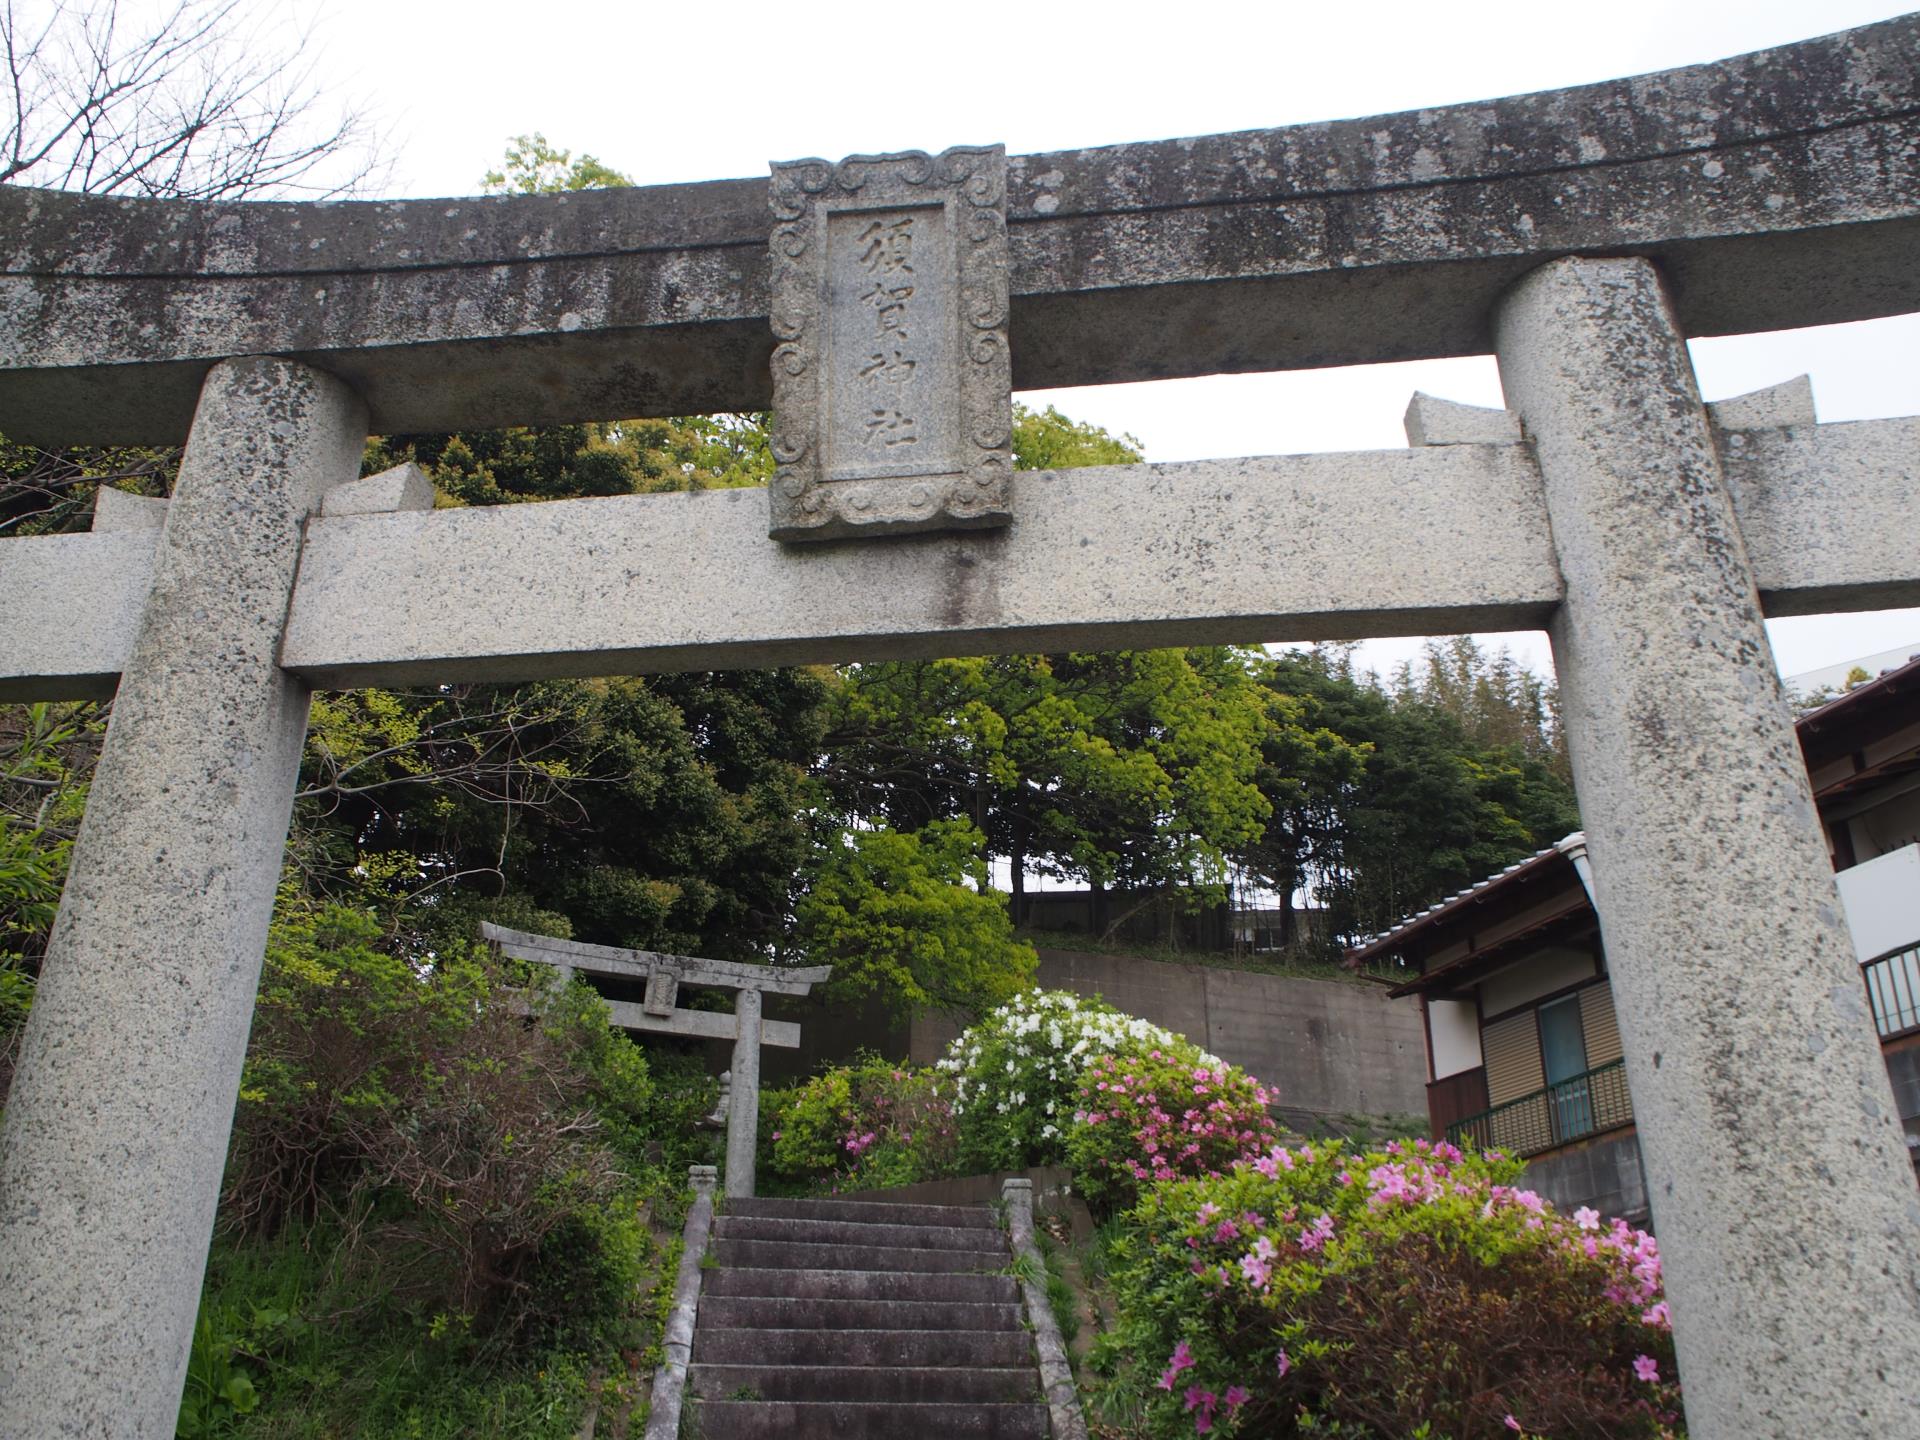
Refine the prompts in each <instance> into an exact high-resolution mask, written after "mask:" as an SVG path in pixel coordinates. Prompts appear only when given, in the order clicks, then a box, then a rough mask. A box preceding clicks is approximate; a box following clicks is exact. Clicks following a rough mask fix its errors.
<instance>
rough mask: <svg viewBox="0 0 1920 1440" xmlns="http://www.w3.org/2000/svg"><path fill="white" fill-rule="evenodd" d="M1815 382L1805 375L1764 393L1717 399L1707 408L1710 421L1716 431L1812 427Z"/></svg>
mask: <svg viewBox="0 0 1920 1440" xmlns="http://www.w3.org/2000/svg"><path fill="white" fill-rule="evenodd" d="M1819 418H1820V417H1819V416H1818V415H1817V414H1815V413H1814V408H1813V381H1812V379H1811V378H1810V377H1808V376H1805V375H1797V376H1795V377H1794V378H1793V379H1791V380H1782V381H1781V382H1780V383H1779V384H1778V385H1769V386H1767V387H1766V389H1764V390H1750V391H1748V392H1747V393H1746V394H1745V395H1734V396H1731V397H1729V398H1728V399H1725V400H1716V401H1714V402H1713V404H1711V405H1709V406H1707V419H1708V420H1710V421H1712V422H1713V426H1714V428H1715V429H1716V430H1767V429H1772V428H1773V427H1775V426H1779V425H1813V424H1816V423H1817V422H1818V421H1819Z"/></svg>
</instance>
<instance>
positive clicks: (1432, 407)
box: [1401, 390, 1522, 446]
mask: <svg viewBox="0 0 1920 1440" xmlns="http://www.w3.org/2000/svg"><path fill="white" fill-rule="evenodd" d="M1401 423H1402V425H1403V426H1404V427H1405V429H1406V432H1407V444H1409V445H1414V446H1420V445H1518V444H1519V443H1520V441H1521V438H1522V436H1521V433H1520V417H1519V416H1518V415H1516V414H1514V413H1513V412H1512V411H1511V410H1495V409H1492V408H1490V407H1488V406H1485V405H1462V404H1461V403H1460V402H1459V401H1457V400H1441V399H1439V398H1437V397H1435V396H1432V395H1428V394H1426V393H1425V392H1423V391H1419V390H1416V391H1414V393H1413V399H1412V400H1411V401H1410V402H1409V403H1408V405H1407V414H1406V418H1405V419H1404V420H1403V421H1402V422H1401Z"/></svg>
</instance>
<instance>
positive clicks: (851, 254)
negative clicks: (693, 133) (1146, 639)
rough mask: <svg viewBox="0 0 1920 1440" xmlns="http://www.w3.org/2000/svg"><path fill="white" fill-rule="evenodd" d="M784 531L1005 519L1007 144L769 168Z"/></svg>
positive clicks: (775, 491) (804, 535)
mask: <svg viewBox="0 0 1920 1440" xmlns="http://www.w3.org/2000/svg"><path fill="white" fill-rule="evenodd" d="M770 195H771V203H772V206H773V214H774V231H773V255H772V282H773V283H772V306H771V309H772V318H773V330H774V335H775V337H776V339H777V340H778V341H779V345H778V348H777V349H776V350H775V351H774V355H773V406H774V429H773V453H774V459H775V462H776V465H777V469H776V471H775V473H774V478H773V484H772V485H771V486H770V487H769V494H770V495H771V497H772V513H771V525H770V529H771V533H772V534H773V535H774V536H775V538H777V539H781V540H814V539H834V538H839V537H844V536H849V535H878V534H899V533H905V532H912V531H920V530H944V529H955V528H979V527H986V526H995V525H1004V524H1006V523H1007V522H1008V521H1009V520H1010V519H1011V518H1012V513H1011V510H1010V509H1009V483H1008V476H1009V474H1010V472H1011V470H1012V468H1013V457H1012V450H1011V426H1012V367H1011V365H1010V363H1009V360H1008V355H1007V298H1008V279H1007V275H1008V267H1007V224H1006V151H1005V149H1004V148H1003V147H1001V146H997V145H995V146H986V147H957V148H955V149H952V150H947V151H945V152H943V153H942V154H940V155H938V156H930V155H926V154H924V153H921V152H919V151H909V152H907V153H905V154H900V155H853V156H849V157H848V158H847V159H845V160H842V161H841V162H840V163H839V164H838V165H833V164H829V163H828V162H827V161H824V160H795V161H790V162H786V163H782V164H776V165H775V166H774V167H773V183H772V186H771V190H770Z"/></svg>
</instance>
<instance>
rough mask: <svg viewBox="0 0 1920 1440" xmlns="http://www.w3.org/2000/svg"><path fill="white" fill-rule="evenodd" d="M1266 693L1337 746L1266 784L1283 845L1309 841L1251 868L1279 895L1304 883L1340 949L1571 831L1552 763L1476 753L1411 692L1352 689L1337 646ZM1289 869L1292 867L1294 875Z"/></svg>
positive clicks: (1565, 789) (1570, 808)
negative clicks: (1284, 886) (1342, 940)
mask: <svg viewBox="0 0 1920 1440" xmlns="http://www.w3.org/2000/svg"><path fill="white" fill-rule="evenodd" d="M1266 683H1267V684H1268V685H1269V686H1271V687H1272V688H1273V689H1274V690H1275V691H1276V692H1278V693H1280V694H1282V695H1286V696H1289V697H1292V698H1293V699H1294V700H1295V701H1296V702H1297V703H1298V704H1299V705H1300V706H1301V712H1300V713H1301V717H1302V724H1303V726H1304V727H1305V728H1306V729H1307V730H1308V731H1309V733H1314V732H1325V733H1326V735H1327V736H1329V737H1332V738H1331V739H1330V740H1329V741H1327V742H1326V743H1324V744H1323V746H1322V758H1323V760H1324V761H1325V763H1324V764H1322V765H1317V766H1308V767H1303V768H1296V769H1295V773H1293V774H1290V775H1289V774H1286V773H1284V772H1285V770H1286V769H1287V768H1289V767H1286V766H1284V765H1282V766H1276V767H1274V768H1273V769H1272V770H1270V771H1269V772H1267V773H1266V774H1265V776H1264V777H1263V783H1264V784H1266V785H1268V786H1270V787H1276V788H1271V789H1269V795H1270V797H1271V798H1272V799H1273V801H1274V805H1275V810H1276V812H1278V813H1279V814H1280V815H1281V817H1282V818H1281V822H1280V823H1281V832H1280V838H1282V839H1284V837H1285V836H1286V835H1287V834H1289V833H1290V832H1292V833H1297V834H1299V835H1301V836H1303V837H1304V838H1303V840H1302V842H1301V843H1300V845H1298V846H1297V847H1294V848H1293V849H1291V850H1290V851H1288V852H1287V853H1286V854H1285V855H1284V856H1282V857H1281V858H1280V859H1266V858H1262V860H1261V861H1260V863H1257V864H1256V863H1254V862H1253V861H1252V860H1251V859H1250V861H1249V863H1250V868H1255V869H1256V870H1258V871H1260V873H1263V874H1265V875H1267V876H1268V878H1270V879H1271V880H1272V882H1273V883H1274V884H1275V886H1276V888H1278V886H1279V885H1280V884H1281V883H1283V882H1284V880H1285V879H1286V878H1288V876H1289V874H1290V875H1291V877H1292V878H1293V879H1294V882H1295V883H1296V884H1299V883H1302V882H1303V881H1305V882H1307V883H1308V888H1310V889H1311V891H1312V892H1313V894H1314V895H1315V896H1316V897H1317V898H1318V899H1320V900H1321V901H1322V902H1323V903H1324V904H1325V905H1326V906H1327V909H1328V919H1329V922H1330V928H1331V929H1332V930H1333V931H1334V932H1335V933H1336V934H1338V935H1340V936H1344V937H1347V938H1353V937H1356V936H1359V935H1362V934H1366V933H1369V932H1372V931H1375V930H1378V929H1381V928H1383V927H1385V926H1387V925H1390V924H1392V923H1393V922H1394V921H1396V920H1398V919H1399V918H1400V917H1401V916H1403V915H1406V914H1408V913H1410V912H1412V911H1414V910H1417V909H1419V908H1421V907H1422V906H1425V905H1429V904H1431V903H1433V902H1434V901H1435V900H1438V899H1440V898H1442V897H1443V896H1445V895H1447V894H1449V893H1451V892H1453V891H1455V890H1459V889H1461V888H1463V887H1464V886H1466V885H1469V884H1471V883H1472V882H1474V881H1475V880H1478V879H1481V878H1482V877H1484V876H1486V875H1488V874H1491V873H1492V872H1494V871H1496V870H1498V869H1500V868H1501V867H1503V866H1505V865H1508V864H1511V863H1512V862H1513V861H1515V860H1517V859H1520V858H1521V857H1523V856H1525V855H1528V854H1530V853H1532V852H1533V851H1534V850H1537V849H1539V848H1541V847H1543V846H1545V845H1548V844H1551V843H1552V842H1553V841H1555V840H1557V839H1559V838H1560V837H1561V836H1562V835H1564V834H1566V833H1568V832H1569V831H1571V830H1573V829H1575V828H1577V827H1578V825H1579V813H1578V810H1577V808H1576V806H1575V803H1574V798H1573V792H1572V789H1571V787H1570V786H1568V785H1567V784H1566V782H1565V781H1563V780H1561V779H1560V778H1559V777H1558V776H1557V775H1556V774H1555V772H1554V770H1553V768H1552V766H1551V765H1550V764H1549V763H1548V762H1547V761H1545V760H1544V759H1541V758H1536V757H1530V756H1528V755H1526V754H1524V753H1522V752H1521V751H1520V750H1519V749H1517V748H1516V747H1513V746H1488V745H1480V744H1476V743H1475V742H1474V741H1473V740H1472V739H1470V738H1469V737H1468V735H1467V734H1466V732H1465V730H1464V728H1463V727H1462V725H1461V723H1460V721H1459V719H1458V718H1457V717H1456V716H1455V715H1454V714H1452V713H1451V712H1450V711H1448V710H1446V709H1443V708H1441V707H1439V706H1437V705H1435V704H1433V703H1431V702H1429V701H1427V700H1426V699H1424V698H1422V697H1421V696H1420V695H1419V694H1418V693H1415V692H1413V691H1410V690H1406V689H1402V690H1401V691H1400V692H1399V693H1390V692H1389V691H1387V690H1386V689H1384V688H1382V687H1380V686H1378V685H1374V684H1365V683H1362V682H1360V681H1359V680H1357V679H1356V678H1355V677H1354V674H1353V670H1352V663H1351V657H1350V654H1349V653H1348V652H1347V651H1346V650H1344V649H1342V648H1340V647H1329V648H1325V649H1321V650H1316V651H1312V652H1306V653H1293V654H1285V655H1279V656H1276V657H1274V660H1273V663H1272V668H1271V669H1270V671H1269V673H1268V675H1267V679H1266ZM1336 741H1337V742H1338V743H1337V745H1336V744H1335V743H1334V742H1336ZM1340 747H1344V748H1345V750H1346V752H1347V753H1346V754H1341V753H1340ZM1356 762H1357V763H1356ZM1277 848H1281V849H1285V848H1286V847H1284V846H1279V847H1277ZM1285 859H1294V860H1297V862H1298V863H1297V864H1296V866H1295V868H1294V869H1292V870H1291V871H1290V872H1289V871H1287V870H1286V869H1285V866H1284V863H1283V861H1284V860H1285Z"/></svg>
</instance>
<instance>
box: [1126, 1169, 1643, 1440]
mask: <svg viewBox="0 0 1920 1440" xmlns="http://www.w3.org/2000/svg"><path fill="white" fill-rule="evenodd" d="M1518 1171H1519V1167H1518V1166H1517V1165H1515V1164H1513V1163H1512V1162H1507V1161H1501V1160H1495V1159H1485V1160H1481V1159H1468V1158H1465V1157H1462V1156H1461V1155H1460V1153H1459V1152H1458V1151H1456V1150H1454V1149H1453V1148H1452V1147H1451V1146H1447V1145H1439V1146H1428V1145H1427V1144H1426V1143H1425V1142H1418V1143H1416V1144H1415V1145H1414V1146H1412V1147H1410V1148H1408V1147H1402V1146H1400V1145H1398V1144H1393V1145H1389V1146H1387V1147H1386V1148H1385V1149H1384V1150H1380V1151H1375V1152H1371V1153H1367V1154H1364V1155H1354V1156H1349V1155H1348V1154H1346V1153H1345V1152H1344V1151H1343V1150H1342V1149H1341V1147H1340V1146H1339V1145H1338V1143H1337V1142H1336V1143H1332V1144H1328V1145H1326V1146H1324V1147H1318V1148H1316V1147H1314V1146H1310V1145H1309V1146H1302V1147H1300V1148H1299V1149H1297V1150H1288V1149H1287V1148H1286V1147H1284V1146H1278V1145H1276V1146H1274V1147H1272V1148H1271V1149H1269V1150H1268V1152H1267V1153H1266V1154H1264V1155H1262V1156H1260V1157H1258V1159H1257V1161H1256V1162H1255V1163H1254V1164H1242V1165H1239V1166H1236V1167H1235V1168H1234V1170H1233V1171H1232V1172H1231V1173H1229V1174H1227V1175H1224V1176H1220V1177H1217V1178H1211V1179H1201V1180H1183V1181H1172V1182H1165V1183H1160V1184H1156V1185H1153V1186H1152V1187H1150V1188H1149V1189H1148V1190H1147V1191H1146V1193H1145V1196H1144V1198H1143V1199H1142V1200H1141V1202H1140V1204H1139V1205H1138V1206H1137V1207H1136V1208H1135V1209H1134V1210H1133V1211H1132V1212H1130V1213H1129V1215H1128V1216H1127V1217H1126V1220H1125V1232H1124V1234H1123V1236H1122V1238H1121V1239H1120V1240H1119V1241H1117V1242H1116V1246H1115V1255H1114V1260H1113V1266H1112V1271H1111V1273H1112V1275H1113V1279H1114V1285H1115V1292H1116V1299H1117V1302H1118V1307H1119V1311H1120V1323H1119V1325H1118V1326H1117V1327H1116V1330H1115V1331H1114V1332H1113V1334H1112V1335H1111V1336H1110V1337H1109V1338H1108V1339H1107V1341H1106V1342H1104V1350H1103V1356H1104V1359H1103V1361H1102V1363H1103V1364H1104V1365H1106V1366H1107V1368H1108V1369H1109V1370H1111V1371H1113V1372H1114V1379H1113V1381H1112V1385H1113V1387H1114V1388H1115V1390H1116V1392H1117V1395H1118V1396H1119V1397H1121V1398H1124V1399H1125V1400H1127V1401H1128V1402H1129V1403H1132V1404H1137V1405H1140V1406H1142V1407H1143V1409H1142V1415H1143V1422H1144V1427H1145V1433H1147V1434H1149V1435H1152V1436H1156V1437H1173V1436H1184V1435H1187V1434H1196V1433H1197V1434H1206V1433H1208V1432H1210V1431H1218V1432H1220V1433H1222V1434H1235V1433H1241V1434H1247V1435H1282V1436H1285V1435H1344V1436H1368V1437H1381V1436H1392V1437H1400V1436H1430V1437H1434V1440H1439V1437H1443V1436H1445V1437H1452V1440H1468V1437H1496V1436H1498V1437H1508V1440H1510V1437H1512V1436H1514V1435H1515V1434H1516V1432H1517V1433H1519V1434H1522V1435H1552V1436H1554V1437H1555V1440H1640V1437H1645V1440H1652V1437H1660V1436H1668V1435H1673V1434H1676V1433H1678V1431H1677V1427H1678V1424H1679V1416H1678V1411H1679V1390H1678V1387H1677V1385H1676V1384H1674V1383H1673V1381H1672V1376H1673V1349H1672V1344H1671V1340H1670V1336H1669V1334H1668V1329H1667V1321H1666V1306H1665V1303H1664V1301H1662V1300H1661V1298H1660V1261H1659V1252H1658V1249H1657V1247H1656V1245H1655V1243H1654V1241H1653V1240H1652V1239H1651V1237H1649V1236H1647V1235H1646V1234H1644V1233H1643V1232H1641V1231H1637V1230H1633V1229H1630V1228H1629V1227H1628V1226H1627V1225H1625V1224H1624V1223H1623V1222H1615V1223H1614V1225H1613V1226H1612V1227H1611V1228H1610V1229H1604V1228H1602V1227H1601V1225H1600V1222H1599V1217H1598V1216H1597V1215H1595V1214H1594V1213H1593V1212H1592V1211H1590V1210H1585V1209H1583V1210H1581V1211H1579V1212H1577V1214H1576V1215H1575V1217H1574V1218H1572V1219H1567V1218H1566V1217H1563V1216H1561V1215H1558V1214H1556V1213H1555V1212H1554V1211H1553V1210H1552V1208H1551V1207H1550V1206H1548V1205H1546V1204H1545V1203H1543V1202H1542V1201H1541V1200H1540V1198H1539V1197H1538V1196H1537V1195H1534V1194H1532V1193H1531V1192H1529V1191H1525V1190H1519V1189H1515V1188H1514V1186H1513V1184H1512V1181H1513V1180H1514V1179H1515V1178H1516V1176H1517V1174H1518Z"/></svg>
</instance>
